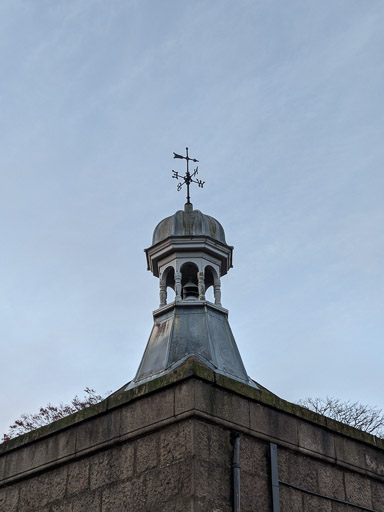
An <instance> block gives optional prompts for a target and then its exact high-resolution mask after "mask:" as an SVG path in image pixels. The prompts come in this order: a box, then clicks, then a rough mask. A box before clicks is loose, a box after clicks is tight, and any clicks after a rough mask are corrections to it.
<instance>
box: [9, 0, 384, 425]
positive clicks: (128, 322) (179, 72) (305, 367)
mask: <svg viewBox="0 0 384 512" xmlns="http://www.w3.org/2000/svg"><path fill="white" fill-rule="evenodd" d="M383 27H384V3H383V1H382V0H336V1H335V0H322V1H319V0H289V1H286V0H239V1H237V2H234V1H233V0H211V1H209V2H208V1H199V0H196V1H195V0H192V1H189V2H181V1H180V0H165V1H163V2H160V1H156V0H152V1H150V0H140V1H139V0H137V1H134V0H131V1H130V0H108V1H107V0H104V1H101V0H55V1H54V2H52V1H51V0H34V1H29V0H24V1H22V0H2V2H1V3H0V66H1V68H0V69H1V80H0V107H1V111H0V144H1V151H0V175H1V182H0V183H1V186H0V237H1V238H0V240H1V242H0V243H1V250H0V342H1V373H0V385H1V390H2V392H1V395H0V396H1V398H0V400H1V402H0V411H1V415H0V417H1V419H0V433H1V432H6V431H7V427H8V426H9V425H10V423H12V422H13V420H15V419H16V418H17V417H18V416H19V415H20V414H21V413H23V412H31V413H32V412H35V411H36V410H37V409H38V408H39V406H41V405H45V404H46V403H48V402H51V403H53V404H57V403H59V402H67V401H69V400H70V399H71V398H72V397H73V396H74V395H75V394H79V395H81V394H82V391H83V389H84V388H85V387H86V386H89V387H92V388H94V389H96V391H97V392H99V393H105V392H107V391H114V390H116V389H118V388H119V387H121V386H122V385H123V384H125V383H126V382H128V381H129V380H131V379H132V378H133V377H134V375H135V372H136V370H137V368H138V365H139V362H140V359H141V356H142V354H143V352H144V349H145V345H146V343H147V340H148V337H149V334H150V331H151V328H152V323H153V320H152V311H153V310H154V309H156V308H157V306H158V282H157V279H156V278H154V277H153V276H152V275H151V274H150V272H148V271H147V270H146V261H145V255H144V252H143V249H144V248H145V247H148V246H149V245H150V244H151V237H152V233H153V229H154V228H155V226H156V224H157V223H158V222H159V221H160V220H161V219H162V218H164V217H166V216H169V215H171V214H173V213H174V212H175V211H176V210H178V209H182V208H183V204H184V202H185V195H184V192H177V191H176V185H177V183H176V180H172V178H171V170H172V169H177V170H179V171H183V170H184V167H183V165H182V162H181V161H178V160H176V161H174V160H173V159H172V152H173V151H176V152H178V153H182V152H184V151H185V147H186V146H187V145H188V146H189V148H190V155H191V156H193V157H196V158H198V159H199V160H200V163H199V177H200V178H201V179H203V180H204V181H205V182H206V184H205V186H204V189H199V188H197V187H196V188H194V189H192V190H191V198H192V202H193V204H194V207H195V208H197V209H200V210H202V211H203V212H204V213H207V214H209V215H212V216H214V217H215V218H217V219H218V220H219V221H220V222H221V223H222V225H223V226H224V229H225V231H226V237H227V242H228V243H229V244H231V245H234V246H235V251H234V268H233V269H232V270H231V271H230V272H229V273H228V275H227V276H225V277H224V278H223V281H222V287H223V290H222V291H223V293H222V301H223V306H224V307H227V308H228V309H229V320H230V324H231V327H232V330H233V332H234V336H235V339H236V340H237V343H238V346H239V349H240V353H241V354H242V357H243V360H244V363H245V366H246V369H247V371H248V374H249V375H250V376H251V377H252V378H253V379H255V380H257V381H258V382H260V383H261V384H262V385H263V386H265V387H267V388H268V389H270V390H271V391H273V392H274V393H276V394H278V395H279V396H281V397H283V398H285V399H287V400H291V401H295V400H298V399H300V398H303V397H306V396H313V397H315V396H325V395H333V396H336V397H339V398H341V399H345V400H352V401H354V400H358V401H361V402H363V403H368V404H370V405H376V406H378V407H380V408H384V392H383V362H384V343H383V341H384V340H383V338H384V313H383V311H384V307H383V306H384V278H383V258H384V229H383V226H384V201H383V195H384V194H383V192H384V178H383V163H384V143H383V125H384V99H383V94H384V59H383V54H384V29H383Z"/></svg>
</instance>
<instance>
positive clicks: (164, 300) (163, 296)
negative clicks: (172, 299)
mask: <svg viewBox="0 0 384 512" xmlns="http://www.w3.org/2000/svg"><path fill="white" fill-rule="evenodd" d="M166 304H167V286H166V284H165V283H163V281H161V280H160V307H162V306H165V305H166Z"/></svg>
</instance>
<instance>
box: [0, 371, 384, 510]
mask: <svg viewBox="0 0 384 512" xmlns="http://www.w3.org/2000/svg"><path fill="white" fill-rule="evenodd" d="M204 371H205V370H204ZM196 373H197V372H195V371H193V372H190V371H189V372H187V373H184V374H180V373H179V374H178V376H177V379H176V380H175V381H174V382H172V383H167V385H165V386H164V383H162V385H161V386H160V387H159V388H158V389H152V390H149V389H144V390H142V392H141V393H138V392H137V390H136V391H135V392H128V394H122V395H121V396H117V397H114V398H113V399H111V400H110V402H109V403H106V404H103V405H100V406H99V407H98V408H95V409H94V410H93V411H87V413H86V414H85V416H82V415H80V416H79V415H75V416H73V417H72V418H69V419H68V420H67V421H64V422H63V421H62V422H58V423H57V424H56V425H52V426H50V427H46V428H45V429H42V430H41V431H37V432H36V433H34V434H33V435H32V434H31V435H27V436H24V437H23V438H19V439H18V440H14V441H11V442H9V443H5V444H4V445H1V446H0V511H1V512H27V511H28V512H29V511H30V512H42V511H44V512H80V511H84V512H124V511H139V512H162V511H164V512H165V510H167V511H169V510H172V511H175V512H178V511H180V512H181V511H183V512H184V511H191V512H203V511H204V512H230V511H232V492H233V491H232V470H231V464H232V445H231V433H233V432H238V433H240V465H241V511H242V512H255V511H258V512H273V502H272V481H271V457H270V448H271V443H273V444H274V445H276V447H277V455H278V476H279V481H280V483H279V492H280V510H281V512H295V511H297V512H303V511H306V512H307V511H318V512H322V511H326V512H350V511H351V510H357V511H358V510H359V509H358V508H357V507H358V506H361V507H364V508H363V509H361V510H372V511H375V512H384V443H382V442H380V441H379V440H377V441H376V440H375V438H373V437H372V436H366V435H360V434H359V433H356V432H354V431H353V429H349V430H348V429H347V430H345V429H344V428H343V427H342V426H340V425H338V424H336V423H335V422H333V423H332V422H331V423H330V422H329V421H327V420H325V419H324V418H322V417H317V416H316V415H311V414H309V413H306V412H305V411H301V410H300V409H292V408H291V407H290V406H288V405H287V404H285V405H284V403H283V402H279V401H277V402H276V400H275V399H273V396H270V395H265V394H263V393H260V392H257V390H256V391H255V390H252V391H249V392H248V390H247V389H243V388H241V389H239V388H237V387H236V386H235V385H234V384H233V383H232V382H224V381H223V380H222V378H220V382H219V381H218V380H216V379H214V378H211V376H210V375H208V378H207V375H206V374H205V373H204V375H203V376H202V375H201V374H200V375H196ZM380 443H381V444H380ZM325 496H328V497H330V498H333V500H330V499H327V498H326V497H325ZM343 502H349V503H350V504H353V505H354V506H353V507H352V506H351V505H348V504H346V503H343Z"/></svg>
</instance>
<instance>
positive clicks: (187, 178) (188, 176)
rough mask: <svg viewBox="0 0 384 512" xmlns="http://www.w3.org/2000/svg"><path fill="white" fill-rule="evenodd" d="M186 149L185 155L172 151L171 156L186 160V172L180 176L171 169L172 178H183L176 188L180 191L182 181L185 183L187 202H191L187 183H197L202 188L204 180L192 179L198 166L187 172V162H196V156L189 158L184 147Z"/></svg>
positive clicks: (197, 170)
mask: <svg viewBox="0 0 384 512" xmlns="http://www.w3.org/2000/svg"><path fill="white" fill-rule="evenodd" d="M185 150H186V153H187V154H186V156H183V155H179V154H178V153H175V152H174V153H173V158H181V159H183V160H186V161H187V172H186V174H185V176H181V175H180V174H179V173H178V172H177V171H174V170H172V172H173V175H172V178H175V179H176V180H183V181H181V182H180V183H178V185H177V190H178V191H180V190H181V188H182V186H183V185H184V183H185V184H186V185H187V204H191V201H190V199H191V198H190V196H189V185H190V184H191V183H197V185H198V186H199V187H201V188H203V186H204V183H205V181H202V180H198V179H193V178H194V177H195V176H196V175H197V174H198V172H199V168H198V167H196V169H194V170H193V172H192V174H191V173H190V172H189V162H190V161H191V162H198V160H196V158H191V157H190V156H189V154H188V148H185Z"/></svg>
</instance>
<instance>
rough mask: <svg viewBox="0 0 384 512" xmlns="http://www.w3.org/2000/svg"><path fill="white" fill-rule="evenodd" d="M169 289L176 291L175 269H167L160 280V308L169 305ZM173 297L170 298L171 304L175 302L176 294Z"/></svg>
mask: <svg viewBox="0 0 384 512" xmlns="http://www.w3.org/2000/svg"><path fill="white" fill-rule="evenodd" d="M168 288H171V290H173V291H174V290H175V269H174V268H173V267H168V268H166V269H165V270H164V272H163V274H162V276H161V279H160V307H161V306H165V305H166V304H167V295H168V293H167V292H168ZM172 295H173V296H171V297H170V299H171V302H172V300H175V297H174V295H175V294H174V293H173V294H172Z"/></svg>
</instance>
